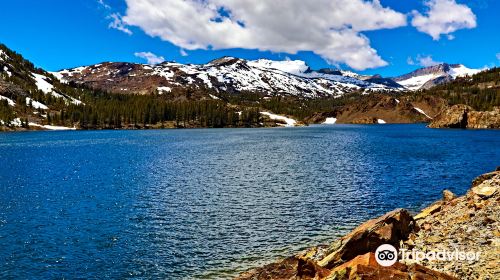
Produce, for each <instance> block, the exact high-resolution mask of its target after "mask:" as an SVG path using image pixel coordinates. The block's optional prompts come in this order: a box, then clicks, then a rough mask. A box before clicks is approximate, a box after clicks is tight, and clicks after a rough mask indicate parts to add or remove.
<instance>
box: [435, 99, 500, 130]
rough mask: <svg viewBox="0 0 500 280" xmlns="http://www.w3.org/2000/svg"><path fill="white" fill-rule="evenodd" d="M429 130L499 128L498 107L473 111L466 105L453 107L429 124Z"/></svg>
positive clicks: (499, 114)
mask: <svg viewBox="0 0 500 280" xmlns="http://www.w3.org/2000/svg"><path fill="white" fill-rule="evenodd" d="M429 127H431V128H483V129H484V128H500V107H495V108H494V109H493V111H475V110H474V109H473V108H472V107H470V106H467V105H461V104H459V105H453V106H451V107H449V108H447V109H445V110H444V111H443V112H441V113H440V114H439V115H438V116H436V118H435V119H434V120H433V121H432V122H431V123H430V125H429Z"/></svg>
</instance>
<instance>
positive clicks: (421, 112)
mask: <svg viewBox="0 0 500 280" xmlns="http://www.w3.org/2000/svg"><path fill="white" fill-rule="evenodd" d="M413 109H415V110H416V111H417V112H419V113H420V114H422V115H424V116H426V117H427V118H429V119H431V120H432V117H431V116H429V115H427V114H426V113H425V112H424V110H422V109H420V108H417V107H413Z"/></svg>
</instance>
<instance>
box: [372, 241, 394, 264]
mask: <svg viewBox="0 0 500 280" xmlns="http://www.w3.org/2000/svg"><path fill="white" fill-rule="evenodd" d="M375 260H377V263H378V264H380V265H381V266H391V265H393V264H395V263H396V262H397V261H398V250H396V248H394V246H392V245H390V244H382V245H380V246H378V248H377V250H376V251H375Z"/></svg>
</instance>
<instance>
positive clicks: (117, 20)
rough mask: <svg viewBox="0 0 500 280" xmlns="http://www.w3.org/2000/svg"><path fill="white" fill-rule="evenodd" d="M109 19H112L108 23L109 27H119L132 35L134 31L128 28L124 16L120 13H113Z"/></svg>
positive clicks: (118, 28)
mask: <svg viewBox="0 0 500 280" xmlns="http://www.w3.org/2000/svg"><path fill="white" fill-rule="evenodd" d="M108 19H111V20H112V21H111V22H110V23H109V25H108V27H109V28H113V29H117V30H120V31H122V32H125V33H127V34H128V35H132V31H131V30H130V29H128V27H127V25H126V24H125V23H124V22H123V18H122V16H121V15H120V14H118V13H114V14H111V15H109V16H108Z"/></svg>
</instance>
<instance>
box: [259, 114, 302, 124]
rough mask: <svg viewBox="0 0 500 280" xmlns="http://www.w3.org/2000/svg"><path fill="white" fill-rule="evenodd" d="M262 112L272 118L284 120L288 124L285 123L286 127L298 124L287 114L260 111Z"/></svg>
mask: <svg viewBox="0 0 500 280" xmlns="http://www.w3.org/2000/svg"><path fill="white" fill-rule="evenodd" d="M260 113H261V114H262V115H265V116H268V117H269V118H270V119H271V120H278V121H284V122H285V123H286V124H284V125H283V126H286V127H291V126H295V125H296V124H297V121H296V120H294V119H291V118H288V117H285V116H280V115H276V114H273V113H269V112H260Z"/></svg>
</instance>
